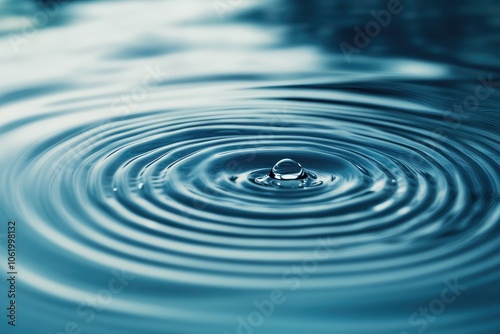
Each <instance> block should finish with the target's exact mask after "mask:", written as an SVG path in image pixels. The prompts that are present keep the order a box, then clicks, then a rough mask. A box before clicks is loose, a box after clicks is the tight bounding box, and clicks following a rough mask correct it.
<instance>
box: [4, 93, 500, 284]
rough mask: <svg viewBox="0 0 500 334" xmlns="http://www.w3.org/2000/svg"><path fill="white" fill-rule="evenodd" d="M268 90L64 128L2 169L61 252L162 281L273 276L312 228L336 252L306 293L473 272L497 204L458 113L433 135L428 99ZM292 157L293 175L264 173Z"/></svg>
mask: <svg viewBox="0 0 500 334" xmlns="http://www.w3.org/2000/svg"><path fill="white" fill-rule="evenodd" d="M257 91H258V90H257ZM291 91H292V92H293V95H294V100H293V101H288V102H286V111H282V112H280V113H279V118H276V110H280V108H283V107H282V106H283V103H284V101H287V96H286V93H285V94H283V93H284V92H288V93H289V94H291V93H290V92H291ZM333 92H335V89H333ZM247 93H248V94H252V95H254V94H255V90H250V91H247ZM275 94H276V95H275V96H273V97H269V96H267V97H266V98H263V99H261V101H262V102H259V103H255V102H252V101H250V100H248V101H245V100H242V101H241V102H239V103H238V104H237V105H235V106H232V107H224V106H221V107H220V108H217V109H213V110H210V109H207V108H200V109H195V108H192V109H187V108H186V109H183V110H162V111H159V112H149V113H141V114H136V115H131V116H127V117H121V118H116V119H112V120H111V121H110V122H108V123H104V125H103V124H102V123H90V124H88V125H86V126H83V127H79V128H73V129H68V130H66V131H64V132H61V133H59V134H57V136H51V137H50V138H46V139H45V140H43V141H41V142H39V143H37V145H36V147H34V148H32V149H31V150H30V151H27V153H26V154H24V155H21V158H19V159H17V160H16V161H15V163H14V164H12V165H11V167H10V168H9V169H8V170H7V171H5V172H4V173H3V175H4V178H3V179H4V180H10V181H8V182H10V183H11V184H17V185H18V186H17V187H12V189H19V191H20V193H19V194H16V196H18V197H19V198H26V199H27V201H28V202H26V206H27V207H28V206H29V209H27V212H29V213H30V214H31V215H32V217H33V221H32V224H33V225H34V226H33V228H35V229H36V230H38V231H39V232H40V234H41V235H43V236H45V237H46V238H48V239H50V240H51V242H53V243H55V244H57V246H58V247H59V248H61V249H62V250H64V251H69V252H76V253H77V254H78V255H77V256H79V257H87V256H92V259H93V261H97V262H99V261H102V262H103V263H109V262H110V261H119V262H121V263H123V264H125V265H126V266H127V268H135V269H136V270H137V271H138V272H142V273H146V274H147V275H151V277H156V278H158V277H162V279H167V280H169V281H170V280H180V281H182V282H187V281H189V282H193V283H196V284H210V285H217V286H218V285H221V286H222V285H225V286H227V285H231V286H235V287H241V286H246V287H262V286H269V285H279V284H280V280H281V277H282V274H283V271H284V270H286V268H287V267H288V266H290V265H293V264H294V263H297V261H301V260H302V259H304V258H306V257H307V256H309V255H310V254H311V253H312V252H313V251H314V249H315V247H316V246H317V245H318V242H319V240H322V238H323V239H324V238H327V240H328V242H329V247H332V249H336V252H335V255H334V256H332V257H331V258H329V259H327V260H325V262H324V263H323V264H322V266H321V268H319V269H318V272H317V273H316V275H315V276H314V279H312V280H311V281H310V282H311V287H312V288H315V289H319V288H321V287H326V286H330V287H340V286H353V285H359V284H368V283H373V282H383V281H391V280H394V277H400V278H403V279H404V278H405V277H408V276H412V275H416V273H417V272H418V273H419V275H422V274H423V273H427V274H429V275H430V274H431V272H435V273H437V272H443V271H449V270H458V271H460V270H462V269H461V268H463V267H462V264H463V263H464V261H466V262H473V263H475V264H474V265H471V267H470V268H468V269H467V271H466V273H467V274H468V275H475V274H476V272H478V271H481V270H487V267H488V265H489V264H488V263H487V262H484V261H482V259H485V258H487V257H488V256H490V254H491V252H493V250H494V249H495V247H492V244H491V243H492V242H493V240H491V239H490V236H491V235H492V233H494V231H496V230H497V229H498V225H497V224H498V212H499V207H498V183H497V181H496V180H495V175H496V174H495V168H496V167H495V166H496V165H495V154H496V153H495V151H494V150H493V147H494V145H493V144H494V141H495V139H494V138H495V137H494V134H493V133H489V132H487V131H486V130H483V129H481V128H480V127H475V126H473V125H471V124H464V125H463V131H461V132H449V135H447V136H445V137H442V138H441V139H439V140H436V138H435V137H433V130H434V129H435V128H438V127H441V128H442V127H448V128H449V125H447V124H448V123H446V122H443V121H442V120H440V119H438V118H436V117H435V115H439V111H438V110H435V109H432V108H431V107H428V106H423V105H420V106H419V105H413V106H412V108H407V109H402V108H398V107H396V106H397V105H401V104H403V103H402V101H398V100H397V99H393V100H392V101H391V100H390V99H385V100H384V103H385V105H377V99H373V100H370V99H369V98H367V97H366V96H365V100H367V101H368V102H367V103H366V104H363V105H360V104H358V103H354V102H352V103H351V102H349V101H342V103H339V101H338V100H337V98H338V95H337V94H339V92H336V93H335V94H332V96H334V95H335V96H336V97H337V98H335V99H334V98H333V97H332V98H329V97H328V94H324V93H322V94H323V98H322V100H321V101H318V100H313V99H311V91H310V90H308V89H304V87H303V86H297V87H294V86H291V87H276V89H275ZM253 101H255V100H253ZM388 103H392V104H393V105H394V107H387V106H386V105H387V104H388ZM245 104H246V105H247V107H244V105H245ZM248 106H250V107H248ZM272 110H274V112H273V111H272ZM403 113H404V115H405V117H404V118H402V117H401V114H403ZM367 115H369V116H367ZM471 138H473V139H474V140H473V141H471ZM284 158H287V159H291V160H286V161H285V162H284V163H283V161H281V164H283V165H281V164H278V165H277V166H275V164H276V163H277V162H278V161H280V160H282V159H284ZM293 162H300V164H301V165H298V166H300V168H299V169H298V170H294V171H292V172H291V173H292V174H293V173H295V174H293V175H295V177H293V178H294V180H288V179H287V178H292V177H277V175H276V174H277V173H278V172H279V170H290V168H291V169H293V168H296V167H297V166H294V165H293ZM287 164H288V165H287ZM273 166H274V169H273ZM302 166H304V167H302ZM280 168H281V169H280ZM287 168H288V169H287ZM301 168H303V169H301ZM42 171H43V172H42ZM30 193H35V194H40V196H35V197H33V196H31V197H30V196H29V194H30ZM42 194H43V196H42ZM34 217H37V218H34ZM35 222H36V223H35ZM450 238H452V239H450ZM68 240H70V242H68ZM416 240H420V241H422V240H423V241H424V242H420V243H418V244H413V242H414V241H416ZM447 240H453V242H449V241H447ZM458 240H460V242H458ZM96 252H98V254H99V256H96ZM409 258H411V263H412V270H408V262H409V261H410V260H409ZM346 263H349V265H347V264H346ZM341 264H342V265H341ZM430 264H434V265H430ZM389 273H390V274H389ZM203 277H205V278H206V279H203ZM255 277H258V279H257V280H256V279H254V278H255ZM200 282H202V283H200Z"/></svg>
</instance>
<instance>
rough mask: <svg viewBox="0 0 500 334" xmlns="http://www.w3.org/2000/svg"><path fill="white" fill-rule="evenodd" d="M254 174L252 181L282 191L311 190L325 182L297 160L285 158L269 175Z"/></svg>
mask: <svg viewBox="0 0 500 334" xmlns="http://www.w3.org/2000/svg"><path fill="white" fill-rule="evenodd" d="M259 173H261V172H258V171H257V172H255V173H252V175H255V174H257V175H256V177H251V180H252V181H253V182H255V183H257V184H259V185H262V186H268V187H272V188H280V189H295V188H309V187H314V186H318V185H321V184H322V183H323V181H320V180H318V178H317V176H316V175H315V174H314V173H312V172H311V171H307V170H305V169H304V168H303V167H302V165H301V164H300V163H298V162H297V161H295V160H292V159H289V158H285V159H281V160H280V161H278V162H277V163H276V164H275V165H274V166H273V168H272V169H271V170H270V171H269V172H267V174H265V175H262V174H260V176H258V174H259Z"/></svg>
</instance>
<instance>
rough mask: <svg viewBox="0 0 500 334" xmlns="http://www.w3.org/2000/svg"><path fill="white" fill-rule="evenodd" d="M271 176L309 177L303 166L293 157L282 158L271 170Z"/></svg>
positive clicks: (295, 178) (286, 178) (274, 177)
mask: <svg viewBox="0 0 500 334" xmlns="http://www.w3.org/2000/svg"><path fill="white" fill-rule="evenodd" d="M269 176H270V177H272V178H273V179H276V180H300V179H304V178H306V177H307V173H306V171H305V170H304V168H302V166H301V165H300V164H299V163H298V162H296V161H295V160H292V159H288V158H287V159H281V160H280V161H278V162H277V163H276V165H274V167H273V168H272V169H271V171H270V172H269Z"/></svg>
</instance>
